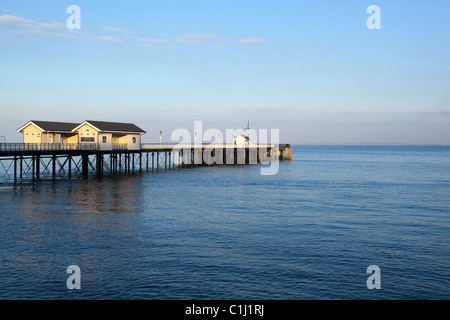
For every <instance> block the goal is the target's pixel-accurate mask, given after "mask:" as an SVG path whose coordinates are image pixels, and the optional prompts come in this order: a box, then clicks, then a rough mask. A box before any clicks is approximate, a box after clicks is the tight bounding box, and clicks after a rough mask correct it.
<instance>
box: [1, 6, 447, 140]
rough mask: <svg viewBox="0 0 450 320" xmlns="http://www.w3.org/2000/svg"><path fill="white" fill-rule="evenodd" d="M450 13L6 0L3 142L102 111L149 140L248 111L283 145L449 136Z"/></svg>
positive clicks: (102, 116)
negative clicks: (35, 123)
mask: <svg viewBox="0 0 450 320" xmlns="http://www.w3.org/2000/svg"><path fill="white" fill-rule="evenodd" d="M70 5H76V6H78V7H79V8H80V16H79V21H80V29H73V30H71V29H69V28H68V24H67V21H68V19H69V22H73V21H74V20H72V19H71V17H72V14H73V12H72V11H69V13H67V8H68V7H69V6H70ZM371 5H376V6H378V7H379V9H380V15H379V23H380V29H369V28H368V26H367V20H368V19H369V20H370V19H371V18H372V17H373V16H372V14H373V12H369V13H368V12H367V8H368V7H369V6H371ZM449 12H450V3H449V2H448V1H435V0H431V1H414V0H409V1H404V0H397V1H382V0H370V1H364V0H342V1H335V0H317V1H312V0H311V1H299V0H295V1H282V0H280V1H264V0H245V1H243V0H239V1H237V0H227V1H211V0H201V1H199V0H191V1H173V0H165V1H151V0H150V1H133V0H129V1H113V0H108V1H106V0H90V1H81V0H70V1H64V0H60V1H56V0H55V1H39V0H33V1H31V0H29V1H23V0H14V1H10V0H1V2H0V136H2V137H0V142H3V141H4V140H5V141H6V142H20V141H21V140H22V136H21V134H20V133H17V132H16V129H17V128H19V127H21V126H22V125H23V124H25V123H26V122H28V121H29V120H48V121H62V122H82V121H84V120H102V121H122V122H133V123H135V124H137V125H138V126H140V127H141V128H143V129H144V130H146V131H147V134H146V135H145V136H144V137H143V141H144V142H158V141H159V132H160V131H163V140H164V141H170V135H171V132H173V131H174V130H176V129H179V128H185V129H188V130H190V131H192V130H193V127H194V121H203V128H204V129H207V128H218V129H219V130H221V131H223V132H225V130H226V129H237V128H243V127H246V126H247V121H250V127H251V128H254V129H279V131H280V139H281V142H282V143H292V144H444V145H450V19H449ZM69 25H70V23H69ZM3 137H4V138H3Z"/></svg>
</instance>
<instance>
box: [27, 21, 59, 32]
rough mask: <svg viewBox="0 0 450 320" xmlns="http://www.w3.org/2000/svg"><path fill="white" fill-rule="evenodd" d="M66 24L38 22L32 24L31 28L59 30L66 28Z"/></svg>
mask: <svg viewBox="0 0 450 320" xmlns="http://www.w3.org/2000/svg"><path fill="white" fill-rule="evenodd" d="M66 27H67V26H66V25H65V24H64V23H61V22H52V23H39V24H38V25H36V26H34V27H33V29H36V30H42V31H55V30H61V29H66Z"/></svg>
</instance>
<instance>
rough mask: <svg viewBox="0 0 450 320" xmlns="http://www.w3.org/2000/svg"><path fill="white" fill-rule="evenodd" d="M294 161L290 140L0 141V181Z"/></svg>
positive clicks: (97, 175) (114, 174)
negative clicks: (105, 143)
mask: <svg viewBox="0 0 450 320" xmlns="http://www.w3.org/2000/svg"><path fill="white" fill-rule="evenodd" d="M274 160H292V148H291V146H290V145H289V144H279V145H273V144H248V145H245V146H237V145H236V144H145V143H143V144H141V145H140V148H134V149H131V150H130V149H129V148H128V146H127V145H126V144H112V145H111V147H110V148H109V149H104V148H100V147H99V145H97V144H80V143H73V144H72V143H0V180H13V181H20V180H24V179H31V180H33V181H35V180H39V179H42V178H44V177H48V178H53V179H56V178H62V177H64V178H69V179H70V178H72V177H75V176H77V177H82V178H89V176H96V177H98V178H102V177H103V176H107V175H109V176H116V175H119V174H129V173H133V172H142V171H155V170H173V169H180V168H192V167H198V166H211V165H250V164H258V163H262V164H266V163H268V162H270V161H274Z"/></svg>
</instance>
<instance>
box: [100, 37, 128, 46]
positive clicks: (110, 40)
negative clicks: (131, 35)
mask: <svg viewBox="0 0 450 320" xmlns="http://www.w3.org/2000/svg"><path fill="white" fill-rule="evenodd" d="M95 41H97V42H104V43H111V44H120V45H125V42H123V41H122V40H120V39H117V38H114V37H108V36H100V37H97V38H95Z"/></svg>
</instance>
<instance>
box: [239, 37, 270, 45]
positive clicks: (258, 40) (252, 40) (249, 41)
mask: <svg viewBox="0 0 450 320" xmlns="http://www.w3.org/2000/svg"><path fill="white" fill-rule="evenodd" d="M263 42H264V39H263V38H249V39H242V40H239V43H240V44H258V43H263Z"/></svg>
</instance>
